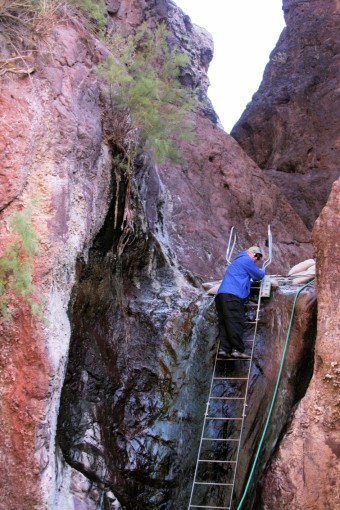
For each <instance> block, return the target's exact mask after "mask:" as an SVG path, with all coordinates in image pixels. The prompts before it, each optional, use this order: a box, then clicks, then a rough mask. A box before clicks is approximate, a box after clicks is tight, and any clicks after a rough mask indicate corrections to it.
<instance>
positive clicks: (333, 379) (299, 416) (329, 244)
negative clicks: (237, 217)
mask: <svg viewBox="0 0 340 510" xmlns="http://www.w3.org/2000/svg"><path fill="white" fill-rule="evenodd" d="M339 228H340V180H337V181H336V182H335V183H334V185H333V187H332V192H331V195H330V197H329V199H328V202H327V205H326V206H325V207H324V209H323V210H322V212H321V214H320V217H319V218H318V220H317V221H316V224H315V227H314V230H313V240H314V245H315V251H316V257H317V275H316V291H317V300H318V324H317V340H316V345H315V366H314V375H313V378H312V380H311V383H310V386H309V388H308V391H307V393H306V395H305V397H304V398H303V399H302V400H301V402H300V403H299V405H298V407H297V409H296V411H295V413H294V415H293V417H292V421H291V423H290V425H289V427H288V429H287V432H286V434H285V436H284V438H283V440H282V442H281V444H280V447H279V449H278V451H277V453H276V455H275V457H274V459H273V461H272V462H271V464H270V466H269V469H268V474H267V476H266V479H265V483H264V489H263V495H262V505H261V506H260V508H264V509H267V508H268V509H269V508H270V509H271V508H280V509H282V510H285V509H287V510H288V509H289V510H300V509H302V508H308V509H310V510H320V509H324V510H334V509H335V508H339V507H340V495H339V478H340V463H339V452H340V449H339V447H340V444H339V437H340V427H339V418H340V415H339V384H340V377H339V374H340V369H339V367H340V356H339V337H340V321H339V307H340V285H339V264H338V260H337V256H336V254H337V252H338V250H339V248H340V243H339Z"/></svg>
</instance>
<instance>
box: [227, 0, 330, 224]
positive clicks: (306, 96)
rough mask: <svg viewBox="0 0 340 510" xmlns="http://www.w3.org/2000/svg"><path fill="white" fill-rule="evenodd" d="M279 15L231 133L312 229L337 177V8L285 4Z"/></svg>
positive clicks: (318, 1) (321, 3) (299, 0)
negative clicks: (281, 23) (276, 34)
mask: <svg viewBox="0 0 340 510" xmlns="http://www.w3.org/2000/svg"><path fill="white" fill-rule="evenodd" d="M283 11H284V14H285V20H286V24H287V27H286V28H285V29H284V30H283V32H282V34H281V36H280V38H279V41H278V43H277V45H276V48H275V49H274V50H273V51H272V53H271V55H270V61H269V63H268V65H267V67H266V70H265V72H264V76H263V81H262V83H261V85H260V88H259V90H258V92H256V94H254V96H253V99H252V101H251V103H249V105H248V106H247V108H246V110H245V112H244V113H243V115H242V116H241V118H240V120H239V121H238V122H237V124H236V125H235V127H234V128H233V130H232V132H231V135H232V136H233V137H234V138H235V139H236V140H237V141H238V142H239V144H240V145H241V147H242V148H243V149H244V150H245V151H246V153H247V154H248V155H249V156H250V157H251V158H252V159H253V160H254V161H256V163H257V164H258V165H259V166H260V167H261V168H262V169H263V170H264V173H265V174H266V175H267V176H269V177H270V178H271V179H272V180H273V182H275V184H276V185H277V186H278V187H279V189H280V190H281V191H282V192H283V193H284V195H285V196H286V197H287V198H288V200H289V202H290V203H291V204H292V206H293V207H294V209H295V210H296V211H297V212H298V213H299V214H300V216H301V218H302V219H303V220H304V222H305V224H306V225H307V226H308V228H310V229H311V228H312V227H313V224H314V221H315V220H316V218H317V217H318V215H319V213H320V211H321V209H322V207H323V206H324V205H325V204H326V201H327V198H328V195H329V193H330V190H331V186H332V183H333V181H334V180H335V179H337V178H338V177H339V175H340V173H339V165H338V159H339V120H338V119H339V113H340V112H339V107H338V101H337V93H338V92H337V90H338V88H339V73H338V58H339V40H338V31H339V24H338V17H339V3H338V2H336V1H335V0H310V1H308V2H307V1H305V0H283Z"/></svg>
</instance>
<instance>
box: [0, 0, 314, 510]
mask: <svg viewBox="0 0 340 510" xmlns="http://www.w3.org/2000/svg"><path fill="white" fill-rule="evenodd" d="M110 5H111V7H110V9H111V10H112V13H113V16H115V20H116V21H117V22H119V23H123V22H125V21H126V19H127V18H129V16H131V17H133V20H134V21H133V20H132V18H131V20H130V18H129V19H128V21H129V20H130V21H131V24H133V23H135V24H138V23H139V22H140V21H141V20H142V19H144V18H145V17H147V18H148V19H152V17H154V19H155V20H159V19H162V16H163V17H165V16H169V23H170V22H171V21H173V22H174V28H173V37H174V40H179V38H180V34H181V30H185V31H187V32H185V34H186V35H188V40H190V37H192V39H191V40H192V41H194V42H193V44H192V46H191V47H190V45H189V46H187V47H186V50H187V51H188V52H189V53H190V55H191V56H192V59H193V62H194V64H193V66H192V68H190V69H188V72H187V75H185V76H183V77H182V78H183V80H184V81H186V80H187V82H188V84H189V85H191V86H198V85H199V86H200V87H201V93H202V94H203V93H204V91H205V89H206V84H207V78H206V69H207V66H208V62H209V58H210V57H211V53H212V48H211V46H210V44H211V40H210V38H209V37H208V35H207V34H206V32H204V31H203V32H202V31H201V30H195V28H194V27H193V26H192V25H191V23H189V21H188V20H187V19H186V21H185V18H184V17H183V15H182V14H180V13H179V12H178V11H176V9H175V7H174V6H173V4H168V3H167V2H153V1H152V2H151V1H150V2H146V1H135V2H128V1H126V2H118V3H117V2H110ZM169 6H170V7H169ZM132 22H133V23H132ZM170 26H171V23H170ZM75 27H76V28H75ZM189 36H190V37H189ZM186 44H188V42H186ZM202 47H203V48H204V49H205V51H203V52H202ZM38 49H39V51H38V52H37V53H35V52H34V55H35V57H34V67H35V72H34V73H33V74H31V75H30V76H29V77H28V76H26V75H24V76H20V75H17V74H10V73H6V74H5V75H3V76H2V78H1V79H2V83H1V87H2V88H1V94H2V96H1V110H2V113H3V116H2V119H1V127H0V132H1V135H2V149H3V151H4V157H3V158H2V159H1V164H2V168H1V171H0V178H1V190H0V203H1V220H4V221H3V222H2V223H1V237H0V250H3V249H4V247H5V245H6V243H7V242H8V241H9V239H10V233H9V229H8V223H7V221H8V219H9V217H10V216H11V215H13V214H14V213H15V212H16V211H18V210H21V209H22V208H24V207H26V206H27V205H28V204H29V203H30V201H31V200H32V199H33V198H37V200H38V205H37V206H36V207H35V208H34V214H33V225H34V228H35V229H36V232H37V234H38V236H39V244H40V252H39V255H38V256H37V257H36V259H35V265H34V283H35V284H36V286H37V288H38V295H39V297H41V298H42V299H43V308H44V315H45V317H46V319H47V322H46V323H42V322H40V321H39V319H37V318H32V317H31V315H30V313H29V311H28V310H27V309H26V308H25V307H20V306H19V303H18V306H17V309H16V310H15V311H14V315H13V319H12V321H11V322H9V323H3V322H2V323H1V325H0V334H1V341H2V345H1V352H0V356H1V367H2V373H1V381H0V382H1V395H2V406H3V412H2V414H1V433H2V441H1V442H0V447H1V473H2V474H3V476H2V479H3V484H2V486H1V498H0V508H1V509H4V510H5V509H6V510H8V509H10V510H19V509H21V508H23V507H27V508H34V509H42V508H51V507H53V504H54V501H55V499H54V498H55V495H56V493H57V492H58V483H59V478H58V477H59V476H62V472H63V470H62V469H61V467H60V466H61V464H60V463H59V460H60V459H59V454H58V452H57V451H56V440H55V434H56V424H57V418H58V411H59V403H60V394H61V388H62V385H63V383H64V376H65V372H66V366H67V361H68V349H69V342H70V330H71V326H72V325H71V324H70V321H69V316H68V313H67V311H68V307H69V301H70V296H71V291H72V289H73V286H74V284H75V282H76V281H77V277H76V261H77V259H78V258H80V259H82V260H83V262H84V264H85V263H86V260H87V257H88V252H89V249H90V247H91V246H92V243H93V239H94V238H95V237H96V235H97V234H98V232H99V231H100V229H101V227H102V225H103V223H104V220H105V217H106V214H107V211H108V209H109V204H110V202H111V199H112V196H111V193H112V189H111V166H112V160H111V155H110V149H111V148H110V147H109V146H108V144H107V143H106V141H105V137H104V135H103V129H102V118H103V116H105V104H104V103H103V102H102V101H101V97H100V85H99V82H98V79H97V76H96V73H95V69H96V64H97V63H98V62H99V61H100V60H101V58H102V55H103V53H105V49H104V48H103V47H102V45H101V43H100V42H99V41H97V40H95V39H93V38H92V36H90V35H89V33H88V32H86V31H84V30H83V28H82V26H81V24H80V22H79V19H78V18H76V17H75V24H74V25H73V24H72V23H71V21H68V22H65V21H64V22H61V23H59V24H58V23H56V24H55V25H54V26H53V29H52V30H51V32H50V33H49V34H48V35H46V36H45V38H44V39H43V40H41V41H40V42H39V46H38ZM7 51H8V55H9V54H10V49H9V48H7ZM211 118H212V120H211ZM194 122H195V123H196V125H197V134H198V138H199V139H200V140H201V144H200V145H198V146H194V145H192V146H187V147H184V152H183V154H184V155H183V161H182V164H181V165H180V166H178V167H169V166H166V165H164V166H163V167H162V168H160V169H157V168H155V167H152V168H149V167H148V168H143V169H142V170H141V171H140V172H139V173H138V175H137V176H136V182H135V190H134V191H135V193H136V194H138V193H139V198H138V201H137V200H136V201H135V210H134V213H135V219H136V227H138V228H137V231H138V233H139V234H138V235H139V237H138V236H137V246H139V244H138V243H140V242H142V243H147V242H148V239H149V238H151V239H152V240H153V241H154V245H155V246H156V248H154V250H155V251H157V253H159V254H160V255H159V258H160V259H161V262H159V264H160V265H162V264H163V266H164V267H165V268H166V269H167V270H169V268H176V271H178V273H177V275H178V274H179V272H181V271H182V272H181V277H178V279H177V285H178V286H179V288H180V290H181V289H182V288H185V289H186V292H187V288H188V287H190V285H189V284H188V281H187V280H186V276H187V274H188V273H190V272H191V273H193V274H194V275H197V274H198V275H202V276H203V277H219V276H220V275H221V271H222V269H223V266H224V260H223V258H224V257H223V252H224V250H225V246H226V236H227V235H228V233H229V229H230V227H231V225H232V224H236V226H237V227H238V229H239V231H240V233H241V234H240V242H241V245H242V247H244V245H248V244H249V243H251V244H253V242H254V241H255V242H261V243H262V244H264V239H265V237H266V228H267V223H268V222H272V223H273V230H274V232H273V233H274V239H275V262H276V268H277V269H278V270H281V271H285V270H287V268H288V267H289V265H290V264H291V263H294V262H295V261H299V260H301V258H309V256H310V254H311V253H310V244H309V232H308V231H307V229H306V228H305V227H304V225H303V224H302V222H301V221H300V219H299V217H298V216H297V215H296V214H295V213H294V211H293V209H292V208H291V207H290V206H289V204H288V203H287V201H286V200H285V199H284V197H283V196H282V195H281V194H280V193H279V191H278V190H277V188H276V187H275V186H274V185H273V184H272V183H271V182H270V181H268V179H266V178H265V177H263V174H262V172H261V171H260V169H259V168H258V167H257V166H256V164H255V163H254V162H252V161H251V160H250V159H249V158H248V157H247V156H246V155H245V154H244V153H243V151H242V150H241V149H240V148H239V147H238V145H237V144H236V142H234V141H233V140H232V139H231V138H230V137H229V136H228V135H227V134H225V133H224V132H223V131H222V130H220V129H219V128H218V127H217V126H216V117H214V115H213V114H212V111H211V109H210V106H209V103H208V102H205V103H204V107H203V109H202V111H201V112H200V113H199V114H197V115H196V116H195V118H194ZM137 202H138V203H137ZM141 204H143V207H144V208H145V209H144V210H143V215H142V214H140V217H138V214H139V212H140V210H141V208H142V205H141ZM142 216H143V221H141V219H140V218H141V217H142ZM109 219H110V218H109V217H108V221H109ZM141 223H142V225H141ZM112 235H113V234H112ZM113 237H114V238H115V239H116V238H118V237H119V231H117V232H115V233H114V235H113ZM140 256H141V253H140V252H139V251H138V250H136V251H135V252H132V254H131V255H130V258H129V260H128V263H127V264H126V266H125V271H126V274H125V275H124V278H126V279H127V280H129V277H131V274H132V275H134V274H135V273H138V271H139V268H140V267H141V265H140V264H141V263H140ZM129 264H131V265H132V266H131V267H132V268H133V271H130V269H129ZM171 270H172V269H171ZM148 271H150V273H148V277H149V278H151V276H152V274H153V273H152V271H153V266H152V264H151V265H150V267H148ZM165 273H166V271H165ZM150 275H151V276H150ZM142 276H144V275H141V277H142ZM165 282H166V275H165V276H164V281H162V280H160V281H158V282H152V283H150V285H151V286H155V285H159V288H160V289H162V286H163V285H166V283H165ZM183 282H185V285H184V283H183ZM134 285H135V286H136V288H137V287H138V285H139V283H138V282H137V283H135V280H133V281H131V282H129V286H130V287H132V288H133V286H134ZM153 288H154V287H152V289H153ZM181 292H182V290H181ZM181 292H178V294H176V293H171V295H167V294H166V293H162V292H161V296H160V299H161V300H165V302H166V303H168V301H169V299H170V298H171V296H172V295H173V294H174V295H175V296H177V298H176V299H178V303H177V305H176V304H173V306H174V307H175V309H177V308H180V307H181V306H182V305H181ZM197 292H198V289H197V288H195V289H194V288H193V289H192V293H193V294H196V293H197ZM189 294H190V292H189ZM132 295H133V293H132ZM174 299H175V298H174ZM91 313H93V314H95V309H94V310H92V311H91ZM155 316H157V313H156V314H155ZM109 334H110V332H109V333H108V335H109ZM116 334H117V335H118V341H120V340H121V337H120V336H119V331H118V332H116ZM183 335H188V331H187V330H185V331H184V332H183ZM169 337H170V340H169ZM124 338H125V337H124ZM105 340H107V338H106V337H105ZM172 340H173V339H172V338H171V331H170V332H169V335H168V336H166V338H164V342H165V343H166V345H170V346H171V341H172ZM184 340H185V341H187V336H184V337H183V341H184ZM174 341H175V343H176V339H175V340H174ZM162 348H164V346H162V344H160V345H159V349H160V351H159V352H158V351H156V352H155V355H160V352H162ZM186 359H187V358H186ZM130 362H131V363H132V364H133V359H131V360H130ZM143 362H144V360H143ZM145 362H146V361H145ZM19 472H20V480H22V482H21V483H20V485H19V486H18V473H19ZM57 474H58V477H57ZM65 483H66V482H65ZM66 485H67V484H66ZM65 497H66V496H65ZM60 504H61V505H62V503H60ZM60 508H61V507H60ZM62 510H65V509H64V508H63V509H62Z"/></svg>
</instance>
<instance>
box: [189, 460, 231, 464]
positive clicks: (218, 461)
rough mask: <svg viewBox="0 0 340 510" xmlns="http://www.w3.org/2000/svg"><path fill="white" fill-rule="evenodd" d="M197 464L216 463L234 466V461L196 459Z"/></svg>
mask: <svg viewBox="0 0 340 510" xmlns="http://www.w3.org/2000/svg"><path fill="white" fill-rule="evenodd" d="M198 462H217V463H218V464H236V460H208V459H198Z"/></svg>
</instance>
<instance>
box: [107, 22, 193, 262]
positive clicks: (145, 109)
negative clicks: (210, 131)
mask: <svg viewBox="0 0 340 510" xmlns="http://www.w3.org/2000/svg"><path fill="white" fill-rule="evenodd" d="M167 36H168V31H167V29H166V27H165V25H164V24H160V25H158V27H157V28H156V29H155V30H153V31H151V30H150V29H149V28H148V26H147V24H146V23H144V24H142V25H141V26H140V27H139V28H138V29H137V31H136V33H135V34H129V35H127V36H124V34H123V33H122V32H119V31H115V32H112V33H110V34H108V35H107V37H106V40H107V45H108V48H109V49H110V54H109V56H108V57H107V59H106V60H105V62H104V63H103V64H102V65H101V66H100V67H99V68H98V74H99V75H100V76H101V77H102V78H103V79H104V81H105V82H106V83H107V84H108V88H109V94H110V101H111V105H112V110H113V114H112V122H113V125H112V126H111V132H112V139H111V141H112V143H113V144H114V145H115V146H116V147H117V148H118V149H119V150H120V151H121V153H122V155H123V156H122V158H120V161H119V165H116V166H115V176H116V183H117V186H116V208H115V209H116V214H115V226H116V221H117V204H118V197H119V183H120V180H121V177H120V174H121V171H122V168H123V169H124V171H125V177H126V179H127V189H126V201H125V208H124V216H123V224H122V231H123V232H122V236H121V239H120V243H119V246H118V253H119V254H120V253H122V251H123V249H124V247H125V245H126V243H127V242H128V239H129V235H130V233H131V232H132V230H133V225H132V213H131V209H130V189H131V179H132V174H133V168H134V162H135V159H136V157H137V156H138V155H139V154H140V153H141V152H143V153H144V154H147V155H148V156H149V157H150V158H152V159H153V160H155V161H156V162H157V163H161V162H164V160H165V159H170V160H171V161H173V162H175V161H177V160H178V159H179V156H180V153H179V150H178V148H177V147H178V144H177V142H178V141H179V140H190V139H193V138H194V127H193V125H192V124H191V123H190V122H189V121H188V120H187V119H188V114H189V113H190V112H192V111H193V110H195V109H196V108H197V107H198V101H197V99H196V98H195V96H194V95H193V94H192V92H191V91H190V90H189V89H186V88H183V87H182V86H181V85H180V82H179V75H180V71H181V68H183V67H185V66H186V65H188V63H189V59H188V57H187V55H185V54H183V53H181V52H180V51H179V50H178V49H176V48H173V49H171V48H169V45H168V43H167Z"/></svg>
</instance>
